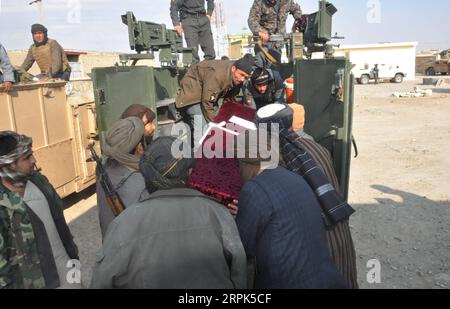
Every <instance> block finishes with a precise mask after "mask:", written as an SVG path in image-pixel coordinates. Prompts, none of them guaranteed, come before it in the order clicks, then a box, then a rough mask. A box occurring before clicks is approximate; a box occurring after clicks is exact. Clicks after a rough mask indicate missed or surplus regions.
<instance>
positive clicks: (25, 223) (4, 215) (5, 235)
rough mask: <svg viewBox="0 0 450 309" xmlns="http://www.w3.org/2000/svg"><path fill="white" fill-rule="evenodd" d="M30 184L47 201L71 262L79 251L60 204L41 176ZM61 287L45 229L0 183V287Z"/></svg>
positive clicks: (34, 178)
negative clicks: (35, 187)
mask: <svg viewBox="0 0 450 309" xmlns="http://www.w3.org/2000/svg"><path fill="white" fill-rule="evenodd" d="M30 181H32V182H33V183H34V184H35V185H36V186H37V187H38V188H39V189H40V190H41V192H42V193H43V194H44V196H45V197H46V198H47V201H48V203H49V206H50V212H51V214H52V217H53V220H54V221H55V225H56V228H57V230H58V233H59V235H60V237H61V241H62V243H63V245H64V247H65V248H66V251H67V254H68V256H69V257H70V258H71V259H78V249H77V246H76V245H75V243H74V241H73V237H72V235H71V233H70V230H69V227H68V226H67V223H66V221H65V219H64V213H63V202H62V200H61V199H60V198H59V196H58V194H57V193H56V191H55V190H54V188H53V187H52V185H51V184H50V183H49V181H48V179H47V178H46V177H45V176H43V175H42V174H40V173H35V174H34V175H33V176H32V177H31V179H30ZM58 286H60V282H59V277H58V273H57V270H56V264H55V261H54V258H53V252H52V248H51V246H50V241H49V239H48V237H47V233H46V230H45V226H44V224H43V223H42V221H41V220H40V219H39V218H38V217H37V215H36V214H35V213H34V212H33V211H32V210H31V209H30V208H29V207H28V206H27V205H26V203H24V201H23V199H22V198H21V197H20V196H19V195H17V194H16V193H14V192H11V191H10V190H8V189H7V188H6V187H4V186H3V185H1V184H0V288H26V289H38V288H56V287H58Z"/></svg>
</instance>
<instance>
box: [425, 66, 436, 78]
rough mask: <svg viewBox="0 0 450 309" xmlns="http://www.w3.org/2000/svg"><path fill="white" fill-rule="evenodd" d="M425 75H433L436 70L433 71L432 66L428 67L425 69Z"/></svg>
mask: <svg viewBox="0 0 450 309" xmlns="http://www.w3.org/2000/svg"><path fill="white" fill-rule="evenodd" d="M425 75H427V76H433V75H436V72H435V71H434V69H433V68H428V69H427V70H426V71H425Z"/></svg>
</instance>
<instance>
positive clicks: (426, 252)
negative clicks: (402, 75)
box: [66, 79, 450, 288]
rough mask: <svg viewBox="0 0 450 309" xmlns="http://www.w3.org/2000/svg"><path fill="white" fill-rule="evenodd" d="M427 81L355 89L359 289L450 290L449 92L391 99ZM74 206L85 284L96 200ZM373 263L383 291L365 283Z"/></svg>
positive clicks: (95, 230) (71, 214) (96, 234)
mask: <svg viewBox="0 0 450 309" xmlns="http://www.w3.org/2000/svg"><path fill="white" fill-rule="evenodd" d="M421 82H422V79H417V80H416V81H413V82H404V83H403V84H401V85H397V84H380V85H367V86H359V85H358V86H356V95H355V116H354V135H355V138H356V140H357V144H358V148H359V157H358V158H357V159H354V160H353V161H352V168H351V186H350V188H351V189H350V190H351V192H350V202H351V204H352V205H353V206H354V208H355V209H356V210H357V212H356V214H355V215H354V216H353V217H352V219H351V227H352V232H353V238H354V241H355V245H356V251H357V262H358V272H359V283H360V286H361V288H450V268H449V267H450V224H449V221H450V156H449V154H450V85H449V88H448V89H442V88H441V89H435V93H434V95H433V97H431V98H413V99H411V98H408V99H396V98H393V97H390V96H391V94H392V93H393V92H394V91H410V90H412V88H413V87H414V86H417V85H418V86H419V87H422V88H430V87H428V86H421ZM431 88H433V87H431ZM80 200H81V201H80ZM69 203H70V204H71V205H72V204H74V205H75V206H73V207H71V208H69V209H67V210H66V216H67V217H68V220H70V228H71V229H72V232H73V234H74V236H75V237H76V241H77V243H78V244H79V247H80V250H81V263H82V265H83V269H82V274H83V277H82V280H83V283H84V284H85V285H87V284H88V283H89V281H90V277H91V268H92V265H93V264H94V263H95V252H96V250H97V249H98V248H100V246H101V238H100V231H99V227H98V219H97V211H96V208H95V203H96V201H95V195H93V192H92V191H90V192H85V193H83V194H82V195H78V196H75V197H71V200H70V201H69ZM372 259H377V260H379V262H380V263H381V283H379V284H369V283H368V282H367V279H366V278H367V277H366V276H367V272H368V271H369V270H370V269H369V268H368V267H367V262H368V261H369V260H372Z"/></svg>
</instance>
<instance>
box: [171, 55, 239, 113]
mask: <svg viewBox="0 0 450 309" xmlns="http://www.w3.org/2000/svg"><path fill="white" fill-rule="evenodd" d="M233 64H234V62H233V61H230V60H205V61H202V62H200V63H198V64H194V65H192V66H191V67H190V69H189V71H188V72H187V73H186V75H185V76H184V77H183V79H182V80H181V83H180V89H179V92H178V95H177V98H176V107H177V108H183V107H187V106H191V105H195V104H198V103H202V110H203V115H204V116H205V118H206V120H207V121H212V120H214V104H215V103H216V102H217V100H218V99H220V98H228V97H231V96H232V94H231V92H233V94H234V91H231V90H235V89H236V88H238V87H234V86H233V79H232V75H231V67H232V66H233Z"/></svg>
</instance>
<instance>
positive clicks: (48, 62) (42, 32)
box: [21, 24, 71, 81]
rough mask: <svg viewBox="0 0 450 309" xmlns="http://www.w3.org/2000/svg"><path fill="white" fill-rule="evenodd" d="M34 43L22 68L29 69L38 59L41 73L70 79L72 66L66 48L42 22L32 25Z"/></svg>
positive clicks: (51, 76) (50, 76)
mask: <svg viewBox="0 0 450 309" xmlns="http://www.w3.org/2000/svg"><path fill="white" fill-rule="evenodd" d="M31 33H32V35H33V41H34V44H33V45H31V47H30V49H29V50H28V54H27V57H26V58H25V60H24V61H23V64H22V65H21V68H22V69H23V70H24V71H28V70H29V69H30V68H31V67H32V66H33V64H34V62H35V61H36V62H37V64H38V66H39V68H40V69H41V74H42V75H46V76H47V77H49V78H61V79H64V80H66V81H68V80H69V79H70V72H71V68H70V65H69V61H68V60H67V56H66V54H65V53H64V49H63V48H62V47H61V45H59V43H58V42H57V41H55V40H52V39H49V38H48V36H47V28H45V27H44V26H43V25H40V24H34V25H32V26H31Z"/></svg>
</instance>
